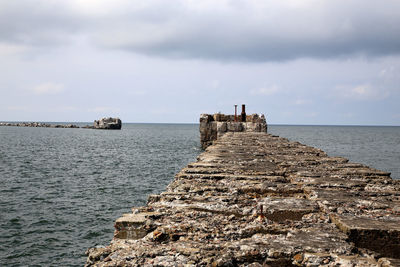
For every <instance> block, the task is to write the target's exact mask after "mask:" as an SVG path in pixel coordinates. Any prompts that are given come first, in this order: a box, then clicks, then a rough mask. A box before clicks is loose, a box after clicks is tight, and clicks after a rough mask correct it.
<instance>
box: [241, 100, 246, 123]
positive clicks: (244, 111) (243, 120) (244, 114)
mask: <svg viewBox="0 0 400 267" xmlns="http://www.w3.org/2000/svg"><path fill="white" fill-rule="evenodd" d="M241 115H242V122H246V105H245V104H243V105H242V114H241Z"/></svg>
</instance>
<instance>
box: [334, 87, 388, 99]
mask: <svg viewBox="0 0 400 267" xmlns="http://www.w3.org/2000/svg"><path fill="white" fill-rule="evenodd" d="M335 92H336V96H337V97H340V98H345V99H350V100H361V101H362V100H382V99H385V98H387V97H388V96H389V95H390V93H389V91H388V90H386V89H380V88H379V87H376V86H373V85H371V84H368V83H366V84H359V85H355V86H354V85H353V86H349V85H341V86H337V87H336V89H335Z"/></svg>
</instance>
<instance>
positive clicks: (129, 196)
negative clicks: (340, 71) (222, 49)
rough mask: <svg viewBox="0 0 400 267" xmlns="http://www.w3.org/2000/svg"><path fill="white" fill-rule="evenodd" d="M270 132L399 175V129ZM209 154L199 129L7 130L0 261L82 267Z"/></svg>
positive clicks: (1, 156) (1, 172) (284, 128)
mask: <svg viewBox="0 0 400 267" xmlns="http://www.w3.org/2000/svg"><path fill="white" fill-rule="evenodd" d="M55 124H56V123H55ZM76 124H78V125H86V123H81V124H79V123H76ZM268 132H269V133H271V134H274V135H279V136H281V137H286V138H288V139H289V140H293V141H299V142H301V143H304V144H307V145H310V146H314V147H318V148H321V149H323V150H324V151H325V152H327V153H328V155H330V156H342V157H346V158H349V159H350V160H351V161H353V162H360V163H363V164H366V165H368V166H370V167H374V168H377V169H380V170H384V171H388V172H391V173H392V178H394V179H399V178H400V164H399V163H400V127H378V126H297V125H269V126H268ZM201 152H202V150H201V148H200V142H199V125H198V124H139V123H132V124H129V123H128V124H127V123H124V124H123V127H122V129H121V130H120V131H118V130H114V131H103V130H93V129H63V128H56V129H54V128H30V127H0V182H1V186H0V265H1V266H54V265H57V266H83V265H84V263H85V261H86V256H85V250H86V249H88V248H89V247H94V246H104V245H107V244H109V242H110V241H111V239H112V237H113V232H114V228H113V225H114V221H115V220H116V219H117V218H118V217H120V216H121V215H122V214H123V213H129V212H130V210H131V208H132V207H135V206H142V205H145V204H146V201H147V197H148V195H150V194H157V193H160V192H162V191H163V190H164V189H165V187H166V186H167V185H168V184H169V183H170V182H171V181H172V180H173V178H174V175H175V174H176V173H178V172H179V171H180V169H181V168H183V167H185V166H186V165H187V164H188V163H190V162H193V161H195V160H196V157H197V156H198V155H199V154H200V153H201Z"/></svg>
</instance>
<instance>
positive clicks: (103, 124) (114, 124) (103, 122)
mask: <svg viewBox="0 0 400 267" xmlns="http://www.w3.org/2000/svg"><path fill="white" fill-rule="evenodd" d="M0 126H16V127H42V128H85V129H105V130H120V129H121V127H122V122H121V120H120V119H119V118H111V117H109V118H102V119H100V120H95V121H94V123H93V125H85V126H81V127H79V126H78V125H76V124H50V123H44V122H0Z"/></svg>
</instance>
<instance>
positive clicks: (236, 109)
mask: <svg viewBox="0 0 400 267" xmlns="http://www.w3.org/2000/svg"><path fill="white" fill-rule="evenodd" d="M236 121H237V105H235V122H236Z"/></svg>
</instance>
